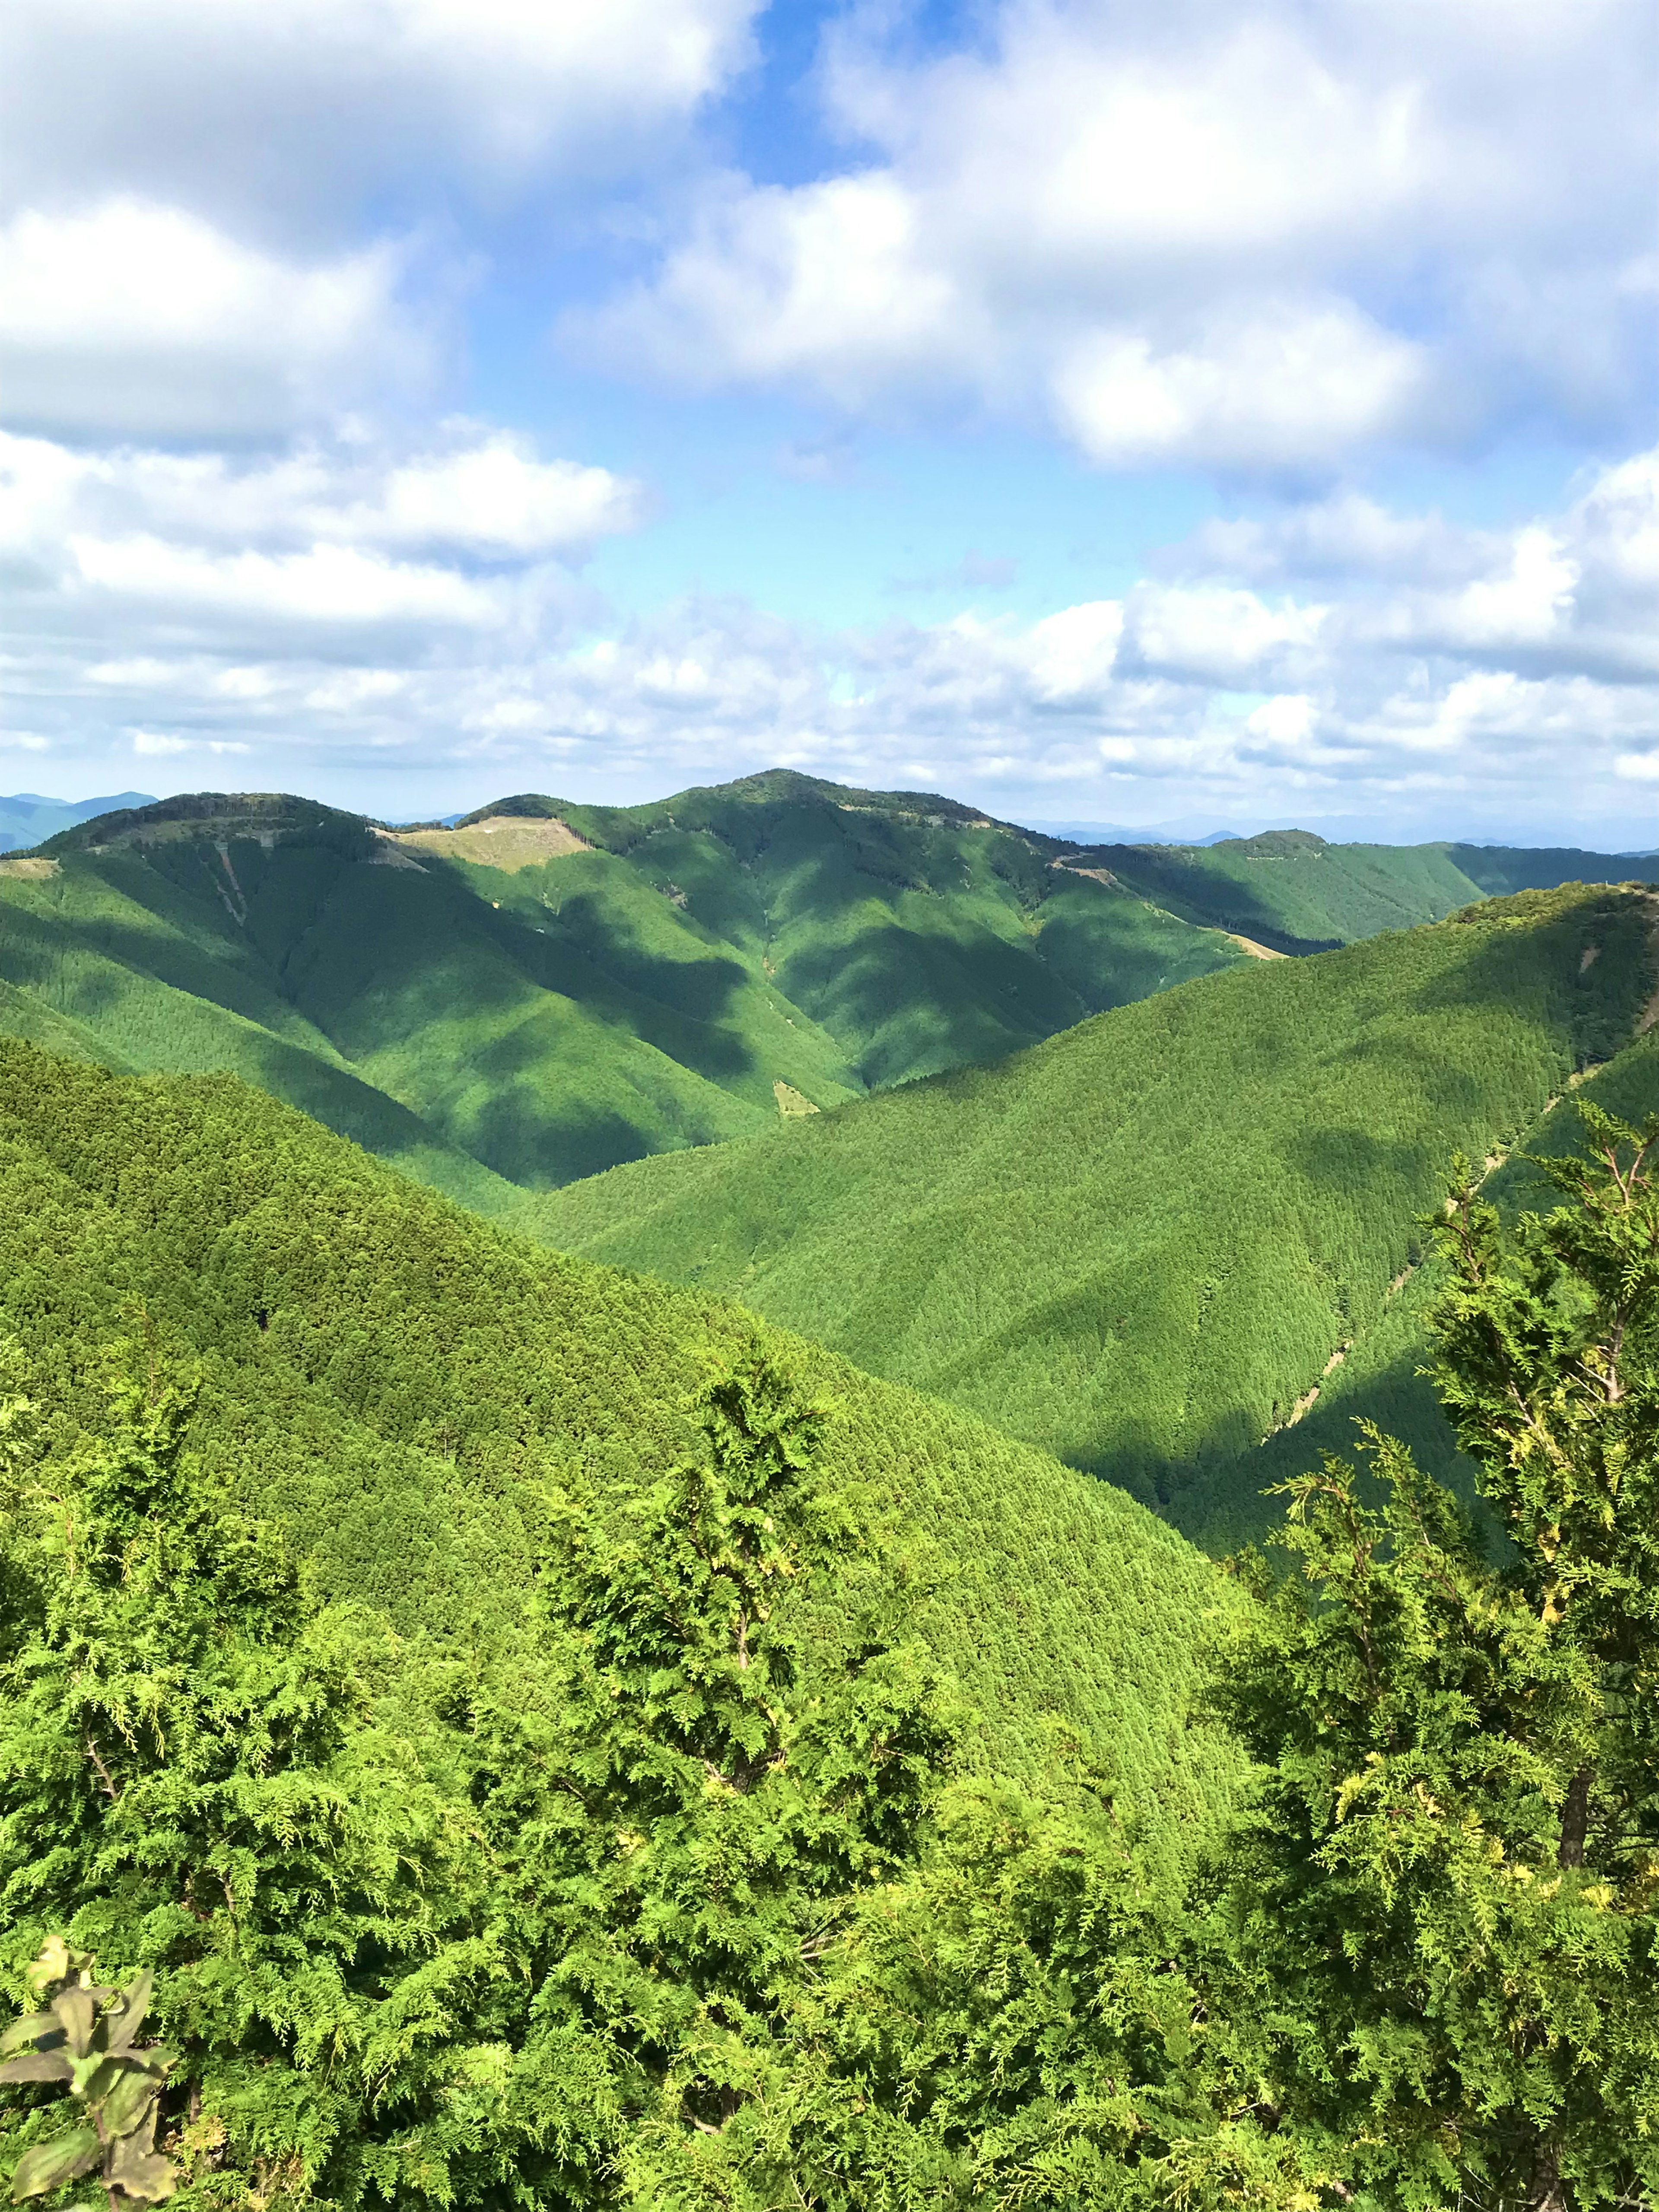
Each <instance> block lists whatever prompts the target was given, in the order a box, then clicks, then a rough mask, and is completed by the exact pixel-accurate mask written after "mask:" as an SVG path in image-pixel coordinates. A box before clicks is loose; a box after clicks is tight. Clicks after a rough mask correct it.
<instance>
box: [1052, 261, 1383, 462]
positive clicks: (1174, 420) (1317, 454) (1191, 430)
mask: <svg viewBox="0 0 1659 2212" xmlns="http://www.w3.org/2000/svg"><path fill="white" fill-rule="evenodd" d="M1423 382H1424V362H1423V357H1422V351H1421V349H1420V348H1419V347H1418V346H1416V345H1413V344H1410V343H1407V342H1406V341H1405V340H1403V339H1401V338H1397V337H1393V336H1391V335H1390V334H1389V332H1388V331H1383V330H1379V329H1378V328H1377V326H1376V324H1375V323H1373V322H1371V321H1370V319H1368V318H1367V317H1365V316H1364V315H1362V314H1360V313H1358V311H1357V310H1356V309H1354V308H1353V307H1350V306H1349V305H1348V304H1347V303H1346V301H1285V302H1283V303H1282V304H1281V306H1280V307H1279V309H1278V311H1277V312H1276V313H1263V312H1262V310H1261V308H1260V307H1250V308H1249V309H1248V310H1247V311H1245V312H1243V313H1241V314H1239V315H1238V316H1237V319H1223V320H1220V321H1218V322H1216V323H1214V324H1212V326H1211V328H1210V329H1209V330H1208V331H1206V334H1205V336H1204V337H1203V339H1202V340H1201V341H1200V343H1197V344H1195V345H1192V346H1177V347H1172V348H1169V349H1164V350H1158V349H1156V348H1155V346H1154V343H1153V342H1152V340H1151V339H1150V338H1148V337H1146V336H1145V335H1144V334H1142V333H1139V332H1136V331H1110V330H1107V331H1094V332H1091V334H1090V335H1089V336H1088V337H1085V338H1084V339H1081V340H1080V341H1079V343H1077V344H1076V345H1075V346H1073V348H1071V349H1069V350H1068V351H1066V353H1064V354H1063V355H1062V356H1061V357H1060V361H1059V362H1058V363H1057V365H1056V367H1055V369H1054V379H1053V383H1054V402H1055V406H1056V410H1057V412H1058V414H1059V416H1060V422H1062V424H1063V425H1064V426H1065V428H1066V429H1067V430H1069V432H1070V433H1071V435H1072V436H1073V438H1074V439H1075V440H1076V441H1077V442H1078V444H1079V446H1080V447H1082V448H1083V450H1084V452H1085V453H1087V454H1088V455H1089V456H1090V458H1091V459H1093V460H1097V461H1100V462H1103V463H1105V464H1108V465H1113V466H1117V467H1124V466H1128V467H1134V466H1139V465H1145V464H1147V463H1153V462H1161V461H1168V460H1177V461H1178V460H1198V461H1206V462H1213V463H1218V464H1220V465H1222V466H1224V467H1230V468H1236V469H1237V468H1245V469H1273V468H1277V467H1280V466H1283V465H1287V464H1288V465H1305V464H1307V463H1310V462H1322V461H1330V460H1334V459H1337V458H1339V457H1340V455H1342V454H1344V453H1348V452H1350V451H1352V449H1354V448H1355V447H1363V446H1364V445H1367V444H1370V443H1371V442H1373V441H1376V440H1378V439H1381V438H1385V437H1389V436H1396V435H1400V434H1401V432H1403V431H1404V430H1406V429H1407V428H1408V427H1409V425H1410V419H1411V415H1412V410H1413V405H1414V404H1415V403H1416V401H1417V400H1418V398H1419V393H1420V392H1421V388H1422V386H1423Z"/></svg>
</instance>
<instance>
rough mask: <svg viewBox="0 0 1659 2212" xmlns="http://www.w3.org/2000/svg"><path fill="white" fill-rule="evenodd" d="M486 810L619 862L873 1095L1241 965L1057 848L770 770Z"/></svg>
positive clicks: (955, 814) (922, 804)
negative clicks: (756, 975) (747, 973)
mask: <svg viewBox="0 0 1659 2212" xmlns="http://www.w3.org/2000/svg"><path fill="white" fill-rule="evenodd" d="M482 811H483V814H493V815H495V817H497V818H499V817H501V816H504V815H506V816H513V815H518V816H521V817H535V816H538V815H539V816H543V817H546V816H554V817H557V818H558V819H560V820H562V821H563V822H565V823H568V825H569V827H570V828H571V829H574V830H575V831H577V832H578V833H579V834H580V836H582V837H583V838H585V839H586V840H587V841H588V842H590V843H591V844H592V845H593V846H594V847H595V848H599V851H600V852H602V853H603V854H604V855H605V859H606V860H612V859H614V860H620V861H623V862H624V863H625V864H626V865H627V866H628V867H629V870H630V871H631V872H633V873H634V874H635V876H636V878H638V879H639V880H640V881H641V882H642V883H644V884H648V885H649V886H651V888H652V889H653V890H655V891H656V892H657V893H658V894H659V896H665V897H667V898H669V899H671V900H672V901H674V902H676V903H677V904H678V906H679V907H680V908H681V909H682V910H683V911H684V913H685V915H687V916H688V917H689V918H690V920H692V921H696V922H698V923H700V924H702V926H703V927H706V928H707V929H708V930H709V931H710V932H711V933H713V934H714V936H715V937H716V938H718V939H720V940H721V941H722V942H723V943H725V944H727V945H731V946H732V947H733V948H734V949H735V951H737V953H738V955H739V957H744V958H746V959H750V960H752V961H754V962H756V963H758V964H759V965H760V968H761V969H762V971H763V974H764V975H766V976H767V977H768V978H769V980H770V981H772V982H773V983H774V985H775V987H776V989H777V991H778V992H779V993H780V994H782V995H783V996H784V997H785V998H787V1000H789V1002H790V1003H791V1005H792V1006H793V1007H798V1008H800V1009H802V1010H804V1012H805V1014H806V1015H807V1016H809V1017H810V1018H811V1019H812V1020H813V1021H814V1022H816V1023H818V1024H822V1026H823V1029H824V1030H826V1031H827V1032H828V1033H829V1036H832V1037H834V1038H835V1039H836V1042H837V1044H838V1045H839V1046H840V1048H841V1049H842V1051H843V1052H844V1053H845V1054H846V1055H847V1057H848V1061H849V1062H850V1063H851V1064H852V1066H854V1067H855V1068H856V1070H857V1073H858V1077H859V1079H860V1081H861V1082H862V1083H865V1084H868V1085H872V1087H873V1086H875V1085H884V1084H890V1083H896V1082H902V1081H906V1080H908V1079H910V1078H912V1077H915V1076H917V1075H924V1074H931V1073H934V1072H935V1071H937V1070H938V1069H939V1068H943V1067H952V1066H961V1065H962V1064H963V1063H964V1062H967V1061H970V1060H988V1059H994V1058H996V1057H998V1056H1000V1054H1004V1053H1008V1052H1012V1051H1014V1050H1016V1049H1018V1047H1020V1046H1022V1045H1025V1044H1030V1043H1032V1042H1036V1040H1037V1039H1038V1038H1040V1037H1044V1036H1052V1035H1053V1034H1054V1031H1055V1030H1060V1029H1066V1028H1069V1027H1070V1026H1071V1024H1073V1023H1074V1022H1077V1021H1079V1020H1081V1019H1082V1018H1083V1017H1084V1016H1085V1014H1089V1013H1093V1012H1099V1011H1100V1010H1101V1009H1102V1008H1103V1007H1106V1006H1121V1005H1122V1004H1124V1003H1126V1002H1127V1001H1128V1000H1133V999H1139V998H1144V997H1146V996H1147V995H1148V994H1150V993H1152V992H1154V991H1158V990H1164V989H1167V988H1168V987H1170V986H1171V985H1172V984H1175V983H1179V982H1183V981H1186V980H1187V979H1188V978H1189V977H1191V976H1194V975H1207V974H1210V973H1212V972H1213V971H1215V970H1217V969H1224V968H1228V967H1234V966H1237V965H1238V964H1239V963H1241V962H1242V961H1243V959H1245V958H1247V957H1249V956H1248V955H1247V954H1245V953H1244V952H1243V951H1241V949H1240V948H1239V947H1238V946H1237V945H1235V944H1233V943H1232V942H1231V939H1229V938H1228V936H1227V935H1226V933H1225V931H1223V930H1220V929H1218V928H1213V927H1206V926H1203V925H1194V923H1192V922H1189V921H1183V920H1182V919H1180V918H1178V917H1177V916H1176V915H1171V914H1168V913H1164V912H1163V911H1161V910H1160V909H1159V908H1157V907H1156V906H1154V905H1152V904H1149V903H1148V902H1147V901H1146V899H1144V898H1143V897H1141V896H1139V894H1138V893H1137V892H1134V891H1132V890H1125V889H1123V888H1122V887H1121V886H1120V885H1118V884H1111V883H1107V882H1104V881H1103V880H1101V879H1100V878H1098V877H1097V876H1096V875H1085V874H1079V873H1078V872H1076V871H1075V870H1073V869H1071V868H1067V867H1066V866H1062V865H1060V861H1059V856H1060V854H1061V851H1062V848H1061V847H1060V845H1058V844H1057V843H1056V842H1054V840H1052V839H1047V838H1042V837H1039V836H1035V835H1034V834H1032V833H1030V832H1028V831H1024V830H1021V829H1015V828H1013V827H1012V825H1010V824H1008V823H997V822H993V821H991V820H988V819H987V817H985V816H984V815H982V814H981V813H979V812H977V811H975V809H974V808H972V807H969V806H963V805H959V804H958V803H957V801H955V800H953V799H944V798H940V797H939V796H937V795H935V794H933V793H922V792H871V791H857V790H854V789H851V788H849V787H846V786H844V785H841V784H833V783H825V782H823V781H819V780H818V779H817V778H816V777H812V776H805V775H794V774H793V773H789V772H787V771H783V770H774V771H772V772H770V773H769V774H766V775H751V776H745V777H744V778H742V779H741V780H740V781H738V782H735V783H729V784H721V785H719V786H717V787H714V788H712V789H708V790H695V791H683V792H680V793H677V794H676V796H675V797H673V798H672V799H663V800H661V801H660V802H659V803H658V804H656V805H648V806H628V807H598V806H580V805H571V804H568V803H567V802H566V801H564V800H562V799H545V798H541V797H538V796H535V795H533V794H532V795H527V796H520V797H519V798H515V799H504V800H501V801H500V802H498V804H497V805H495V807H493V808H487V809H484V810H482ZM479 818H480V817H469V821H470V822H471V821H477V819H479ZM465 829H466V825H465V824H464V825H462V827H461V829H460V831H459V832H458V833H457V834H458V836H465ZM433 842H434V844H435V847H436V846H437V845H439V844H440V843H441V841H440V840H436V839H435V840H434V841H433ZM567 865H568V864H567V863H566V862H565V861H563V860H559V861H556V862H554V863H552V864H551V865H550V868H549V870H548V874H549V875H550V877H556V876H558V875H560V874H562V871H563V870H564V868H565V867H566V866H567Z"/></svg>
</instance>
